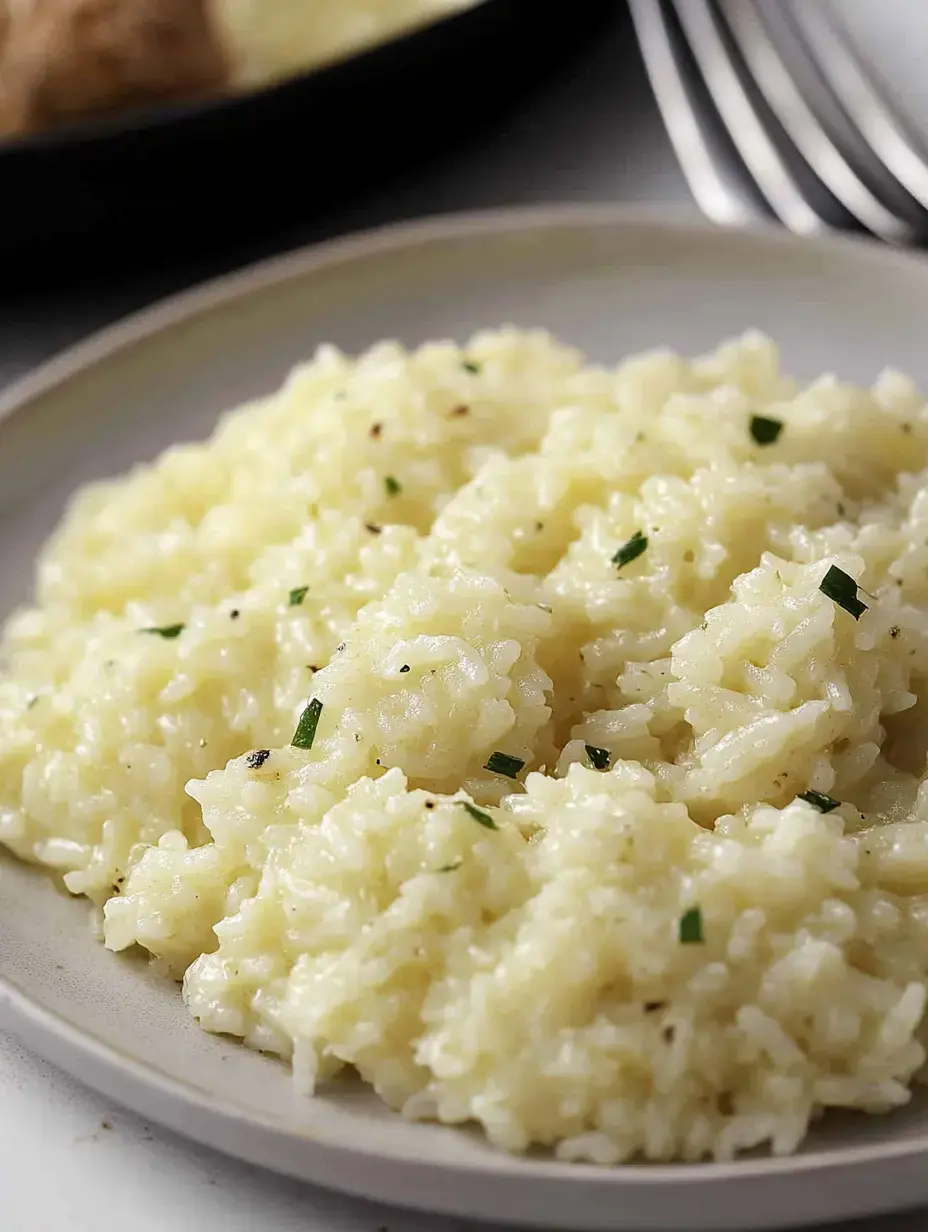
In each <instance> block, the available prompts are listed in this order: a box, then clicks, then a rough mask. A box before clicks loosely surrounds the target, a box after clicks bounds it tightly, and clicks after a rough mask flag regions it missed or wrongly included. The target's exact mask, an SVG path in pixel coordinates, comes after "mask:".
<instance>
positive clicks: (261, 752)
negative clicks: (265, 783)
mask: <svg viewBox="0 0 928 1232" xmlns="http://www.w3.org/2000/svg"><path fill="white" fill-rule="evenodd" d="M270 755H271V750H270V749H255V751H254V752H253V753H249V754H248V756H247V757H246V758H245V765H246V766H247V767H248V769H249V770H260V769H261V767H262V766H263V765H264V763H265V762H266V761H267V759H268V758H269V757H270Z"/></svg>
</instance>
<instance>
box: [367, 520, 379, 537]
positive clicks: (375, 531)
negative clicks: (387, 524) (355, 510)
mask: <svg viewBox="0 0 928 1232" xmlns="http://www.w3.org/2000/svg"><path fill="white" fill-rule="evenodd" d="M364 526H365V529H366V530H368V531H369V532H370V533H371V534H372V535H379V534H380V532H381V531H382V530H383V527H382V526H378V525H377V523H376V522H365V523H364Z"/></svg>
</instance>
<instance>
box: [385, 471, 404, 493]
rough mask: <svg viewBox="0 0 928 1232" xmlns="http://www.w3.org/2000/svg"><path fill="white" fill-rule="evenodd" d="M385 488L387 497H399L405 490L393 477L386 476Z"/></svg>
mask: <svg viewBox="0 0 928 1232" xmlns="http://www.w3.org/2000/svg"><path fill="white" fill-rule="evenodd" d="M383 486H384V487H385V488H386V489H387V496H399V494H400V493H401V492H402V490H403V485H402V484H401V483H400V481H399V480H398V479H396V478H394V476H393V475H387V476H385V478H384V481H383Z"/></svg>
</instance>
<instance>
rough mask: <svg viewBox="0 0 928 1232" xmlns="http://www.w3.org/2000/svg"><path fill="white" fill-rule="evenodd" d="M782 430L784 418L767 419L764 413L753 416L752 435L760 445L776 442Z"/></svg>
mask: <svg viewBox="0 0 928 1232" xmlns="http://www.w3.org/2000/svg"><path fill="white" fill-rule="evenodd" d="M782 431H783V420H782V419H767V418H766V417H765V416H764V415H752V416H751V436H753V437H754V440H755V441H756V442H757V444H758V445H772V444H774V442H775V441H776V440H777V438H778V437H779V435H780V433H781V432H782Z"/></svg>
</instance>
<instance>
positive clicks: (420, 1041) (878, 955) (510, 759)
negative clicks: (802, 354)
mask: <svg viewBox="0 0 928 1232" xmlns="http://www.w3.org/2000/svg"><path fill="white" fill-rule="evenodd" d="M926 464H928V412H926V410H925V407H924V403H923V399H922V398H921V396H920V395H919V394H918V392H917V390H916V389H915V388H914V386H913V385H912V383H911V382H910V381H908V380H907V379H906V378H903V377H901V376H899V375H897V374H891V373H888V374H884V375H883V376H882V377H880V379H879V380H878V382H877V384H876V385H875V386H874V388H873V389H872V390H861V389H855V388H851V387H849V386H846V385H842V384H841V383H839V382H838V381H837V380H835V379H834V378H832V377H824V378H822V379H820V380H818V381H816V382H814V383H813V384H811V385H809V386H799V385H797V384H796V383H795V382H794V381H793V380H791V379H790V378H789V377H787V376H785V375H783V374H782V373H781V371H780V369H779V365H778V359H777V354H776V350H775V348H774V347H773V345H772V344H771V343H769V342H768V341H767V340H765V339H763V338H761V337H759V336H756V335H748V336H746V337H745V338H743V339H741V340H740V341H738V342H735V343H731V344H728V345H725V346H723V347H722V348H721V349H720V350H719V351H718V352H716V353H715V354H714V355H712V356H709V357H708V358H704V359H701V360H698V361H696V362H689V361H686V360H683V359H681V358H679V357H677V356H674V355H670V354H667V353H659V354H652V355H646V356H643V357H638V358H635V359H632V360H630V361H628V362H626V363H625V364H623V365H622V366H620V367H619V368H618V369H617V370H607V369H603V368H596V367H592V366H587V365H585V362H584V360H583V357H582V356H580V355H579V354H578V353H576V352H575V351H573V350H571V349H570V348H568V347H564V346H562V345H560V344H558V343H556V342H555V341H554V340H552V339H550V338H549V337H548V336H546V335H544V334H541V333H525V332H520V331H517V330H514V329H508V330H502V331H497V332H492V333H489V332H488V333H484V334H480V335H478V336H477V337H476V338H474V339H473V340H472V341H471V342H470V344H469V345H468V346H467V347H465V348H463V349H461V348H458V347H456V346H454V345H452V344H450V343H440V344H429V345H427V346H425V347H422V348H421V349H420V350H418V351H416V352H414V353H411V354H410V353H407V352H405V351H404V350H403V349H401V348H400V347H399V346H396V345H393V344H382V345H380V346H378V347H375V348H374V349H373V350H372V351H370V352H368V353H367V354H366V355H364V356H362V357H361V358H360V359H358V360H357V361H352V360H349V359H347V358H345V357H344V356H342V355H341V354H339V353H338V352H336V351H335V350H334V349H332V348H323V349H322V350H321V351H320V352H319V353H318V354H317V356H316V357H315V359H314V360H313V361H312V362H311V363H309V364H307V365H306V366H304V367H302V368H300V369H297V370H296V371H295V372H294V373H293V374H292V375H291V377H290V378H289V380H288V381H287V383H286V385H285V386H284V388H283V389H282V390H281V391H280V392H279V393H278V394H276V395H274V396H272V397H269V398H267V399H265V400H263V401H261V402H259V403H256V404H253V405H251V406H248V407H245V408H243V409H241V410H238V411H236V412H234V413H233V414H231V415H229V416H228V417H226V418H225V419H224V420H223V422H222V423H221V424H220V426H219V428H218V429H217V431H216V433H215V434H214V436H213V438H212V439H211V440H210V441H209V442H207V443H205V444H199V445H184V446H179V447H177V448H175V449H172V450H170V451H168V453H166V454H165V455H163V456H162V458H160V459H159V460H158V461H157V462H156V463H155V464H154V465H153V466H151V467H144V468H140V469H139V470H137V471H136V472H134V473H133V474H132V475H130V476H128V477H127V478H125V479H121V480H117V481H115V482H108V483H104V484H98V485H95V486H94V487H92V488H90V489H87V490H85V491H84V492H82V493H80V494H79V495H78V497H77V498H76V500H75V501H74V503H73V505H72V507H71V509H70V511H69V513H68V516H67V517H66V519H65V520H64V522H63V523H62V526H61V528H60V529H59V531H58V532H57V534H56V535H55V537H54V538H53V540H52V541H51V543H50V544H49V545H48V547H47V549H46V551H45V553H44V554H43V556H42V558H41V560H40V563H39V568H38V578H37V598H36V602H35V605H34V606H33V607H31V608H29V609H27V610H24V611H22V612H20V613H18V614H17V615H16V616H15V617H14V618H13V619H12V620H11V621H10V622H9V625H8V627H7V630H6V634H5V639H4V643H3V655H4V660H5V664H6V666H5V668H4V674H3V675H2V676H0V841H2V842H4V843H5V844H6V845H7V846H9V847H10V848H12V850H13V851H15V852H16V853H17V854H18V855H20V856H21V857H23V858H25V859H29V860H34V861H38V862H40V863H42V864H45V865H47V866H49V867H50V868H52V869H54V870H56V871H57V872H58V873H59V874H60V875H61V876H63V878H64V881H65V884H66V885H67V886H68V888H69V889H70V890H71V891H72V892H73V893H75V894H85V895H87V896H89V897H90V898H91V899H92V900H93V901H94V902H95V903H97V904H98V905H99V906H100V907H102V910H103V915H104V931H105V939H106V943H107V945H108V946H109V947H110V948H111V949H114V950H120V949H125V948H127V947H129V946H132V945H135V944H138V945H141V946H143V947H144V948H145V949H147V950H148V951H149V952H150V953H151V954H152V955H153V956H154V959H155V960H156V961H157V962H158V963H159V965H160V966H161V967H162V968H163V969H164V970H165V971H167V972H170V973H171V974H173V975H175V976H176V977H177V978H183V980H184V996H185V999H186V1002H187V1004H188V1006H189V1008H190V1010H191V1012H192V1013H193V1014H194V1015H195V1016H196V1017H197V1019H198V1020H199V1021H200V1023H201V1024H202V1025H203V1026H204V1027H205V1028H206V1029H207V1030H210V1031H216V1032H224V1033H228V1034H231V1035H235V1036H240V1037H242V1038H243V1039H244V1040H245V1041H246V1042H247V1043H248V1044H250V1045H252V1046H253V1047H256V1048H260V1049H263V1050H266V1051H269V1052H273V1053H277V1054H279V1055H280V1056H282V1057H284V1058H287V1059H289V1060H291V1061H292V1063H293V1066H294V1071H295V1075H296V1077H297V1080H298V1082H299V1083H300V1085H301V1087H302V1088H303V1089H305V1090H306V1091H307V1092H310V1091H312V1090H313V1088H314V1085H315V1083H316V1082H317V1081H318V1080H319V1079H320V1078H323V1077H328V1076H331V1075H334V1074H335V1073H337V1071H338V1070H339V1069H341V1068H342V1067H344V1066H354V1067H355V1068H356V1069H357V1070H358V1071H359V1072H360V1074H361V1075H362V1076H363V1078H364V1079H365V1080H366V1081H368V1082H369V1083H370V1084H371V1085H372V1086H373V1087H374V1088H375V1089H376V1090H377V1092H378V1093H379V1094H380V1095H381V1096H382V1097H383V1099H384V1100H386V1101H387V1102H388V1103H389V1104H390V1105H391V1106H392V1107H394V1108H397V1109H400V1110H402V1111H403V1112H404V1113H405V1114H406V1115H408V1116H414V1117H428V1118H435V1119H438V1120H441V1121H444V1122H447V1123H462V1122H468V1121H476V1122H479V1123H480V1124H481V1125H482V1126H483V1128H484V1130H485V1131H486V1133H487V1135H488V1137H489V1138H490V1140H491V1141H492V1142H493V1143H495V1144H496V1145H498V1146H500V1147H502V1148H505V1149H507V1150H511V1151H522V1150H525V1149H526V1148H528V1147H529V1146H530V1145H532V1144H533V1143H539V1144H545V1145H549V1146H551V1147H553V1148H554V1150H555V1151H556V1153H557V1154H558V1156H559V1157H561V1158H564V1159H583V1160H593V1161H596V1162H600V1163H614V1162H618V1161H621V1160H626V1159H630V1158H634V1157H646V1158H649V1159H673V1158H683V1159H694V1160H695V1159H701V1158H704V1157H715V1158H728V1157H731V1156H733V1155H735V1154H737V1153H738V1152H739V1151H742V1150H745V1149H748V1148H751V1147H754V1146H757V1145H769V1146H770V1147H771V1148H772V1149H773V1150H774V1151H775V1152H779V1153H784V1152H789V1151H792V1150H794V1149H796V1147H797V1146H798V1145H799V1144H800V1142H801V1141H802V1139H803V1137H804V1136H805V1133H806V1131H807V1128H808V1126H809V1123H810V1121H812V1120H813V1119H814V1118H815V1117H817V1116H818V1115H820V1114H821V1112H822V1111H823V1110H825V1109H827V1108H829V1107H844V1108H858V1109H863V1110H866V1111H869V1112H882V1111H887V1110H889V1109H891V1108H894V1107H896V1106H898V1105H900V1104H903V1103H905V1102H906V1101H907V1100H908V1098H909V1089H910V1086H911V1083H912V1081H913V1080H914V1079H915V1077H916V1076H917V1075H918V1073H919V1071H920V1070H921V1068H922V1066H923V1064H924V1061H925V1051H924V1047H923V1042H922V1040H923V1037H924V1027H923V1016H924V1008H925V988H926V983H925V981H926V974H928V897H926V894H928V787H926V786H925V781H926V779H928V775H926V765H925V752H926V747H928V725H926V720H928V714H926V707H928V703H926V701H925V697H926V696H928V691H926V690H925V689H924V688H923V684H924V681H925V679H926V676H928V620H926V608H928V546H926V544H928V474H926V472H925V467H926ZM309 699H312V702H313V706H312V708H311V709H309V710H308V711H307V713H311V714H312V715H313V716H314V717H318V725H317V727H316V730H315V732H314V734H313V736H312V739H311V740H310V738H309V734H308V731H307V725H306V721H305V718H306V716H304V720H303V721H302V722H301V721H300V720H301V715H304V708H307V701H308V700H309ZM298 723H299V726H300V729H301V732H302V738H301V739H298V740H297V744H301V743H302V744H303V745H310V744H311V747H295V746H294V745H293V744H292V743H291V740H292V739H293V738H294V732H295V730H296V729H297V726H298ZM309 726H310V727H311V726H312V724H310V725H309ZM500 754H502V755H503V756H502V758H500V756H499V755H500ZM494 755H496V756H494ZM488 762H489V764H490V767H491V768H487V767H488ZM501 771H502V772H501ZM510 776H514V777H510Z"/></svg>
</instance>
